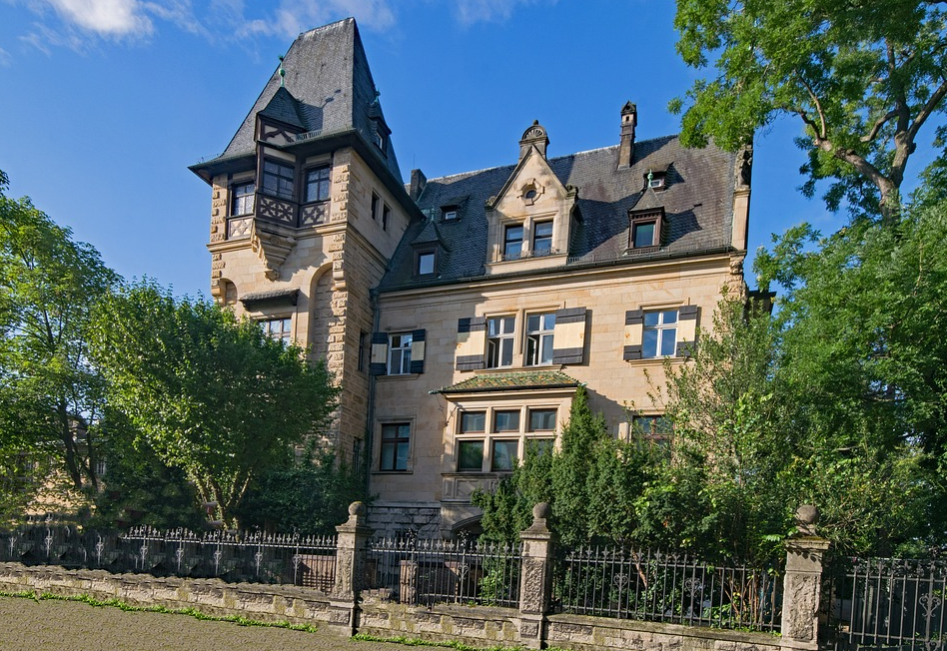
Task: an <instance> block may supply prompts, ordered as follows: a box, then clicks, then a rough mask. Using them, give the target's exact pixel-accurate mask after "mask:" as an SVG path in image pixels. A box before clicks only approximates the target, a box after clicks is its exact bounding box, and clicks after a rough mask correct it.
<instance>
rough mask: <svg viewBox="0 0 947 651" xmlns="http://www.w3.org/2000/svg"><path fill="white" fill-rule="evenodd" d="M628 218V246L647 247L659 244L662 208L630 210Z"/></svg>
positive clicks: (662, 218) (654, 246) (632, 247)
mask: <svg viewBox="0 0 947 651" xmlns="http://www.w3.org/2000/svg"><path fill="white" fill-rule="evenodd" d="M628 218H629V233H628V248H629V249H635V250H640V249H649V248H657V247H659V246H661V227H662V225H663V222H664V209H663V208H660V209H658V210H643V211H639V212H631V213H629V215H628Z"/></svg>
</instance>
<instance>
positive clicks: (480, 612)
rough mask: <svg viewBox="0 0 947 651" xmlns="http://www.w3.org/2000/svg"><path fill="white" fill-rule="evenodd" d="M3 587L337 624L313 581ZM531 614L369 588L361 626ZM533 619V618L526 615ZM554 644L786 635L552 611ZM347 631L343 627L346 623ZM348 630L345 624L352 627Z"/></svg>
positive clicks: (31, 573)
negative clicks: (378, 593) (418, 603)
mask: <svg viewBox="0 0 947 651" xmlns="http://www.w3.org/2000/svg"><path fill="white" fill-rule="evenodd" d="M0 591H3V592H20V591H35V592H38V593H43V592H48V593H51V594H55V595H60V596H77V595H90V596H92V597H94V598H96V599H101V600H106V599H120V600H122V601H124V602H126V603H128V604H131V605H133V606H140V607H147V606H163V607H165V608H195V609H197V610H199V611H201V612H203V613H206V614H208V615H215V616H227V615H240V616H243V617H246V618H248V619H253V620H257V621H265V622H275V621H288V622H291V623H293V624H310V625H311V624H316V625H322V626H325V627H326V628H327V629H328V630H333V629H334V628H335V626H334V624H337V623H338V622H337V621H333V617H332V609H331V606H330V598H329V596H327V595H325V594H323V593H321V592H318V591H315V590H313V589H311V588H299V587H295V586H286V585H265V584H249V583H225V582H223V581H221V580H219V579H181V578H157V577H153V576H150V575H146V574H110V573H108V572H105V571H103V570H68V569H64V568H61V567H51V566H25V565H20V564H19V563H0ZM524 622H525V620H524V619H523V618H521V617H520V613H519V611H518V610H516V609H514V608H493V607H486V606H461V605H438V606H434V607H432V608H426V607H415V606H405V605H401V604H396V603H390V602H385V601H381V600H376V599H374V598H373V597H371V596H364V597H363V599H362V602H361V604H360V605H359V608H358V610H357V614H356V620H355V630H356V631H357V632H359V633H367V634H369V635H375V636H378V637H395V636H402V635H403V636H405V637H408V638H417V639H423V640H431V641H441V640H457V641H460V642H463V643H465V644H470V645H472V646H519V645H520V644H521V643H522V642H523V638H522V637H521V635H520V630H521V628H522V627H523V625H524ZM526 624H527V625H528V622H526ZM546 626H547V631H546V641H547V643H548V645H549V646H556V647H561V648H564V649H574V650H575V651H586V650H588V651H592V650H593V649H603V648H604V649H635V650H636V651H676V650H679V651H776V650H777V649H778V648H779V638H777V637H773V636H771V635H766V634H763V633H736V632H731V631H721V630H714V629H705V628H696V627H687V626H676V625H671V624H653V623H648V622H633V621H625V620H618V619H608V618H604V617H583V616H576V615H551V616H549V618H548V622H547V624H546ZM339 632H343V631H339ZM347 632H348V631H347V630H345V631H344V632H343V634H344V633H347Z"/></svg>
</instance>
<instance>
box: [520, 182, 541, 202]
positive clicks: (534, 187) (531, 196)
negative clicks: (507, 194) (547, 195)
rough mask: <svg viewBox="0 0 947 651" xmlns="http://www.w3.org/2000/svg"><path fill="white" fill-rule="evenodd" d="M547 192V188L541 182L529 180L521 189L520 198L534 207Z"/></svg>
mask: <svg viewBox="0 0 947 651" xmlns="http://www.w3.org/2000/svg"><path fill="white" fill-rule="evenodd" d="M545 191H546V188H545V187H544V186H543V185H542V184H541V183H540V182H539V181H537V180H536V179H529V180H528V181H526V182H525V183H524V184H523V185H522V187H521V189H520V198H521V199H522V200H523V203H525V204H526V205H527V206H532V205H534V204H535V203H536V202H537V201H538V200H539V198H540V197H542V196H543V193H544V192H545Z"/></svg>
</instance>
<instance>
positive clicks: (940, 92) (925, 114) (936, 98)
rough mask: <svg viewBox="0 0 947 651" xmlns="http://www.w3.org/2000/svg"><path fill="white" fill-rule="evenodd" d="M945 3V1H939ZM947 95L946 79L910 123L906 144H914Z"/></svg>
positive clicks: (946, 0) (946, 1)
mask: <svg viewBox="0 0 947 651" xmlns="http://www.w3.org/2000/svg"><path fill="white" fill-rule="evenodd" d="M941 1H943V2H945V3H947V0H941ZM945 94H947V79H945V80H943V81H941V83H940V86H938V87H937V90H935V91H934V92H933V93H932V94H931V96H930V98H928V100H927V103H926V104H924V108H922V109H921V110H920V111H919V112H918V114H917V116H916V117H915V118H914V122H912V123H911V126H910V128H908V131H907V138H908V143H910V144H913V143H914V136H915V135H917V132H918V130H919V129H920V128H921V127H922V126H923V125H924V122H926V121H927V118H929V117H930V116H931V114H932V113H933V112H934V110H935V109H937V105H938V104H940V102H941V100H943V99H944V95H945Z"/></svg>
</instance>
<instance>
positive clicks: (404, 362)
mask: <svg viewBox="0 0 947 651" xmlns="http://www.w3.org/2000/svg"><path fill="white" fill-rule="evenodd" d="M395 337H400V339H399V344H401V345H399V346H395V345H394V342H395ZM406 340H407V341H406ZM413 342H414V333H413V332H392V333H389V335H388V369H387V371H388V373H387V374H388V375H411V345H412V343H413ZM395 351H398V352H400V353H401V357H400V366H399V368H400V370H399V371H397V372H394V371H393V370H392V358H393V356H394V352H395Z"/></svg>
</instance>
